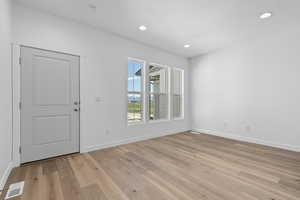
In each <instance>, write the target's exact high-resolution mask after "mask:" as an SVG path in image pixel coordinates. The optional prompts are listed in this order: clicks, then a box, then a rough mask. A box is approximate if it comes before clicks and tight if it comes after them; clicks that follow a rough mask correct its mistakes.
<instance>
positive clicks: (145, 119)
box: [125, 57, 185, 126]
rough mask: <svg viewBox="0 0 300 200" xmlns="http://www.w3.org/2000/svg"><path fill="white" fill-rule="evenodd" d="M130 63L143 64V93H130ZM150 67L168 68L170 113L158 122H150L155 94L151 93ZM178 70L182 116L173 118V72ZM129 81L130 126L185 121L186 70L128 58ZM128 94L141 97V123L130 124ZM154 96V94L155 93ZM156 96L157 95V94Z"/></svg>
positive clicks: (167, 82)
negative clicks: (151, 101) (152, 95)
mask: <svg viewBox="0 0 300 200" xmlns="http://www.w3.org/2000/svg"><path fill="white" fill-rule="evenodd" d="M129 61H134V62H138V63H141V64H142V68H141V69H142V70H141V91H140V92H130V91H128V63H129ZM150 65H154V66H158V67H163V68H166V69H167V70H166V72H167V73H166V78H167V81H166V84H167V87H166V88H167V99H168V100H167V101H168V106H167V107H168V112H167V118H164V119H157V120H150V116H149V112H150V110H149V102H150V101H149V97H150V95H151V94H152V93H153V92H150V82H149V67H150ZM174 70H178V71H180V72H181V90H182V91H181V92H182V94H181V96H182V97H181V98H182V101H181V116H180V117H174V116H173V109H174V105H173V103H174V101H173V95H174V84H173V82H174V74H173V71H174ZM126 72H127V79H126V84H125V85H126V91H127V94H126V120H127V122H126V124H127V125H128V126H131V125H141V124H147V123H148V124H152V123H161V122H169V121H176V120H184V119H185V88H184V87H185V83H184V81H185V70H184V69H182V68H180V67H170V66H168V65H164V64H159V63H155V62H147V61H145V60H143V59H139V58H134V57H128V58H127V69H126ZM128 94H140V95H141V104H142V106H141V114H142V119H141V121H132V122H130V121H129V120H128ZM153 94H154V93H153ZM155 94H156V93H155Z"/></svg>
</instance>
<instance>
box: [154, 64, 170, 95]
mask: <svg viewBox="0 0 300 200" xmlns="http://www.w3.org/2000/svg"><path fill="white" fill-rule="evenodd" d="M167 75H168V69H167V68H165V67H160V66H154V65H150V66H149V91H150V93H167V90H168V87H167Z"/></svg>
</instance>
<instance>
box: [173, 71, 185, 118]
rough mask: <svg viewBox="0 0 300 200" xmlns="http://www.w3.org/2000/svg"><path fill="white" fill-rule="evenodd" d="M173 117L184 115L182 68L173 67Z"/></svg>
mask: <svg viewBox="0 0 300 200" xmlns="http://www.w3.org/2000/svg"><path fill="white" fill-rule="evenodd" d="M172 75H173V118H180V117H182V103H183V101H182V100H183V99H182V98H183V89H182V79H183V72H182V70H177V69H173V73H172Z"/></svg>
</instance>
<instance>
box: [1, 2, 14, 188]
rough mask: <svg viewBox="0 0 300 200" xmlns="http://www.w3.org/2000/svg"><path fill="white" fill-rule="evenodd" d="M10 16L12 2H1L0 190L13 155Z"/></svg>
mask: <svg viewBox="0 0 300 200" xmlns="http://www.w3.org/2000/svg"><path fill="white" fill-rule="evenodd" d="M10 15H11V6H10V0H0V67H1V73H0V91H1V98H0V190H1V189H2V188H3V185H4V183H5V181H6V178H7V176H8V173H9V171H10V167H9V166H10V162H11V154H12V153H11V151H12V134H11V133H12V131H11V128H12V125H11V123H12V116H11V113H12V112H11V110H12V106H11V95H12V93H11V37H10V36H11V32H10V29H11V17H10Z"/></svg>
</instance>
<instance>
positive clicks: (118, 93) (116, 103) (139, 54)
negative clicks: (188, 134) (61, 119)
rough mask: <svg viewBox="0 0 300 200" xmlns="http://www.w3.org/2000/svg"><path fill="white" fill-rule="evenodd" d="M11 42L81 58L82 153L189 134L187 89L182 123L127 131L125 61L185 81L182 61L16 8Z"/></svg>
mask: <svg viewBox="0 0 300 200" xmlns="http://www.w3.org/2000/svg"><path fill="white" fill-rule="evenodd" d="M141 34H143V33H142V32H141ZM13 42H14V43H16V44H21V45H28V46H33V47H38V48H43V49H49V50H56V51H60V52H66V53H71V54H77V55H80V56H81V66H80V84H81V86H80V95H81V116H80V117H81V119H80V121H81V124H80V126H81V151H90V150H94V149H98V148H103V147H107V146H111V145H117V144H122V143H127V142H130V141H136V140H140V139H145V138H150V137H157V136H160V135H164V134H171V133H176V132H181V131H185V130H189V129H190V123H189V113H188V110H189V108H188V90H187V84H185V88H186V95H185V97H186V99H185V116H186V117H185V119H184V120H178V121H167V122H159V123H151V124H141V125H130V126H128V125H127V110H126V109H127V88H126V83H127V59H128V57H133V58H138V59H143V60H146V61H149V62H154V63H161V64H166V65H169V66H171V67H178V68H182V69H184V70H185V72H186V73H185V74H186V79H185V80H188V78H187V75H188V68H187V66H188V61H187V59H186V58H183V57H180V56H176V55H171V54H168V53H166V52H163V51H161V50H158V49H155V48H151V47H148V46H145V45H143V44H139V43H136V42H133V41H130V40H126V39H123V38H121V37H118V36H116V35H112V34H110V33H106V32H103V31H101V30H99V29H95V28H93V27H90V26H87V25H82V24H79V23H76V22H72V21H69V20H66V19H64V18H61V17H57V16H52V15H48V14H45V13H43V12H39V11H37V10H33V9H31V8H27V7H24V6H22V5H17V4H15V5H14V6H13Z"/></svg>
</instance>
